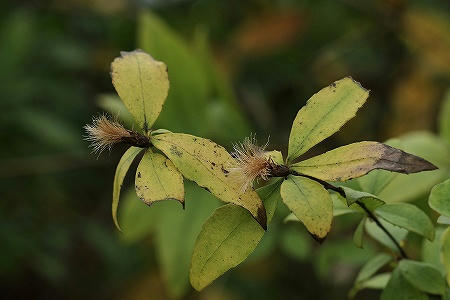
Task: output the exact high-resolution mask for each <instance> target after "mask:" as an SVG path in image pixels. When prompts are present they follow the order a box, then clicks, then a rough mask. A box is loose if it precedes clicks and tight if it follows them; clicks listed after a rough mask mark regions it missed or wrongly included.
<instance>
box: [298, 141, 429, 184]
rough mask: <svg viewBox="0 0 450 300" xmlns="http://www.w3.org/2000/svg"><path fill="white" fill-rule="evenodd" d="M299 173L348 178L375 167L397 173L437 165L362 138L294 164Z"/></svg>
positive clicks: (338, 179) (317, 176)
mask: <svg viewBox="0 0 450 300" xmlns="http://www.w3.org/2000/svg"><path fill="white" fill-rule="evenodd" d="M291 168H292V169H293V170H294V171H296V172H298V173H300V174H305V175H309V176H313V177H316V178H319V179H322V180H327V181H346V180H349V179H352V178H356V177H360V176H363V175H365V174H367V173H369V172H370V171H372V170H375V169H384V170H388V171H393V172H398V173H405V174H410V173H416V172H421V171H429V170H435V169H436V166H434V165H433V164H432V163H430V162H428V161H427V160H425V159H423V158H420V157H418V156H415V155H412V154H409V153H406V152H404V151H402V150H399V149H396V148H394V147H391V146H388V145H385V144H382V143H378V142H359V143H353V144H349V145H346V146H342V147H339V148H336V149H334V150H331V151H328V152H326V153H324V154H321V155H318V156H315V157H313V158H310V159H307V160H304V161H301V162H298V163H296V164H293V165H292V166H291Z"/></svg>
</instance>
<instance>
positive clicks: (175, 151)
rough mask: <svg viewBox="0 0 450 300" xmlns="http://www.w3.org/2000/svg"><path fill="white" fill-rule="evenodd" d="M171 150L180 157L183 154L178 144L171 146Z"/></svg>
mask: <svg viewBox="0 0 450 300" xmlns="http://www.w3.org/2000/svg"><path fill="white" fill-rule="evenodd" d="M170 152H171V153H172V154H174V155H176V156H178V157H181V156H183V152H181V151H180V150H178V148H177V146H175V145H172V146H170Z"/></svg>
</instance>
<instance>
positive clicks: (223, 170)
mask: <svg viewBox="0 0 450 300" xmlns="http://www.w3.org/2000/svg"><path fill="white" fill-rule="evenodd" d="M221 169H222V172H223V173H224V174H228V173H230V172H229V171H228V170H226V169H225V168H224V167H223V165H222V168H221Z"/></svg>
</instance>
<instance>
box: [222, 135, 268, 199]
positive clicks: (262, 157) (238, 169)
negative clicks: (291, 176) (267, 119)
mask: <svg viewBox="0 0 450 300" xmlns="http://www.w3.org/2000/svg"><path fill="white" fill-rule="evenodd" d="M268 143H269V141H267V143H266V144H265V145H264V146H258V144H257V141H256V138H255V136H254V135H251V136H250V137H246V138H245V139H244V141H243V142H242V143H239V144H235V145H234V147H233V148H234V152H233V153H232V156H233V157H234V158H235V160H236V166H235V167H232V168H230V176H232V177H233V178H235V180H237V181H238V182H239V183H240V184H241V185H242V190H241V192H242V193H244V192H245V191H246V190H247V189H248V188H249V187H252V186H253V183H254V182H255V181H257V180H258V179H263V180H267V179H269V177H270V171H271V166H272V165H273V162H272V160H271V159H270V158H269V157H268V156H267V155H266V151H265V149H266V147H267V145H268Z"/></svg>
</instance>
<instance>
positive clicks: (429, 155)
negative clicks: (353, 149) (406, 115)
mask: <svg viewBox="0 0 450 300" xmlns="http://www.w3.org/2000/svg"><path fill="white" fill-rule="evenodd" d="M386 144H388V145H390V146H392V147H395V148H398V149H401V150H403V151H406V152H408V153H411V154H414V155H417V156H420V157H423V158H425V159H426V160H428V161H430V162H431V163H432V164H434V165H436V166H438V167H439V169H437V170H434V171H430V172H422V173H416V174H410V175H406V174H399V173H392V172H386V171H384V170H374V171H372V172H370V173H369V174H367V175H366V176H363V177H359V178H358V179H357V181H358V182H359V184H360V186H361V188H362V190H364V191H366V192H368V193H371V194H374V195H377V196H379V197H380V198H382V199H389V202H404V201H411V200H413V199H415V198H417V197H419V196H421V195H424V194H428V193H429V192H430V189H431V188H432V187H433V186H434V185H435V184H437V183H439V182H441V181H443V180H445V178H447V172H448V170H447V169H448V166H450V160H449V159H450V154H449V149H448V147H447V145H446V144H445V143H444V142H443V141H442V140H441V139H439V138H438V137H437V136H435V135H432V134H431V133H427V132H414V133H411V134H408V135H405V136H402V137H401V138H398V139H392V140H389V141H387V142H386ZM405 186H407V187H408V188H407V189H405Z"/></svg>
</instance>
